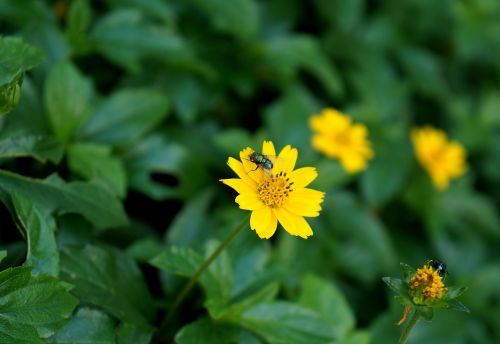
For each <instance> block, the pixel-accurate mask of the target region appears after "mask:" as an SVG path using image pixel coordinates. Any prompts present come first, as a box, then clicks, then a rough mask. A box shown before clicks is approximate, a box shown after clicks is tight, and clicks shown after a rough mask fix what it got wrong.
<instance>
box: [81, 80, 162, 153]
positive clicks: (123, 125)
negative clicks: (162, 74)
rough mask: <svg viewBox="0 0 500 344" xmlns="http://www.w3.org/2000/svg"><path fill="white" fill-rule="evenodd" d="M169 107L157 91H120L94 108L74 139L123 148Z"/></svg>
mask: <svg viewBox="0 0 500 344" xmlns="http://www.w3.org/2000/svg"><path fill="white" fill-rule="evenodd" d="M169 107H170V102H169V101H168V100H167V98H166V97H165V95H164V94H162V93H160V92H158V91H154V90H148V89H128V90H120V91H118V92H116V93H114V94H113V95H111V96H110V97H109V98H107V99H106V100H105V101H103V102H102V103H101V104H100V106H98V107H97V108H96V110H95V111H94V113H93V114H92V116H91V117H90V119H89V121H88V122H87V123H86V124H85V126H84V127H83V128H82V129H81V130H80V132H79V135H78V136H79V137H80V138H83V139H84V140H85V141H93V142H98V143H106V144H111V145H116V146H127V145H130V144H132V143H133V142H135V141H137V140H138V139H139V138H140V137H141V136H142V135H144V134H145V133H147V132H148V131H149V130H151V129H152V128H154V127H155V126H156V125H157V124H158V123H159V122H160V121H161V120H162V119H164V118H165V117H166V116H167V115H168V111H169Z"/></svg>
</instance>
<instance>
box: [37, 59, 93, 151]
mask: <svg viewBox="0 0 500 344" xmlns="http://www.w3.org/2000/svg"><path fill="white" fill-rule="evenodd" d="M92 95H93V86H92V83H91V82H90V80H88V79H87V78H85V77H84V76H83V75H82V74H81V73H80V71H79V70H78V69H77V68H76V67H75V66H74V65H73V64H72V63H71V62H69V61H62V62H60V63H58V64H57V65H56V66H54V67H53V68H52V69H51V70H50V72H49V74H48V76H47V80H46V82H45V104H46V106H47V114H48V116H49V120H50V124H51V126H52V130H53V132H54V134H55V136H56V137H57V138H58V139H59V140H61V141H62V142H64V143H66V142H68V141H70V140H71V138H72V137H73V134H74V133H75V131H76V130H77V129H78V128H79V127H80V126H81V125H82V124H83V123H84V122H85V121H86V119H87V118H88V116H89V115H90V107H89V103H90V100H91V98H92Z"/></svg>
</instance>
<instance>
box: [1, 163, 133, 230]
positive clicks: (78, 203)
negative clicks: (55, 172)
mask: <svg viewBox="0 0 500 344" xmlns="http://www.w3.org/2000/svg"><path fill="white" fill-rule="evenodd" d="M13 192H16V193H18V194H19V195H20V196H22V197H25V198H28V199H30V200H31V201H32V203H33V205H34V206H35V207H37V208H38V209H39V210H40V211H41V212H42V213H44V214H49V213H52V212H58V213H78V214H81V215H83V216H84V217H85V218H86V219H87V220H89V221H90V222H92V223H93V224H94V225H95V226H97V227H99V228H108V227H118V226H123V225H125V224H126V223H127V216H126V214H125V212H124V210H123V207H122V205H121V204H120V203H119V202H118V201H117V199H116V198H115V197H114V196H113V195H112V194H111V193H109V192H108V191H106V190H105V189H104V188H103V187H102V186H100V185H98V184H95V183H87V182H71V183H65V182H63V181H61V180H60V179H59V180H56V178H48V179H46V180H39V179H32V178H27V177H23V176H20V175H17V174H14V173H11V172H7V171H3V170H0V199H1V200H2V201H3V202H4V203H6V204H9V203H10V197H9V195H8V194H10V193H13Z"/></svg>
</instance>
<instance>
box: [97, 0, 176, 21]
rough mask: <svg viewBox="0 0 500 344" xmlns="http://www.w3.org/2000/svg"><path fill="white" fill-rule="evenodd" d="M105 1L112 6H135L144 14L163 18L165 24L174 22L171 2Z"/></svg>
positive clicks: (156, 0)
mask: <svg viewBox="0 0 500 344" xmlns="http://www.w3.org/2000/svg"><path fill="white" fill-rule="evenodd" d="M106 2H107V3H108V4H109V6H112V7H126V8H127V7H128V8H135V9H138V10H140V11H142V12H143V13H144V14H147V15H149V16H152V17H156V18H159V19H161V20H163V22H164V23H165V24H175V23H174V20H175V19H176V18H175V17H174V16H175V13H174V8H173V7H174V6H173V4H171V3H166V2H163V1H162V0H149V1H142V0H106ZM169 26H170V25H169Z"/></svg>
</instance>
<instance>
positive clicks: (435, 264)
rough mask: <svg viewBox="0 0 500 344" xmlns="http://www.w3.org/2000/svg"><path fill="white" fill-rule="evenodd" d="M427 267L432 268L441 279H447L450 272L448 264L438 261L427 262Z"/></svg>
mask: <svg viewBox="0 0 500 344" xmlns="http://www.w3.org/2000/svg"><path fill="white" fill-rule="evenodd" d="M426 265H430V266H432V268H433V269H434V270H435V271H436V272H437V273H438V274H439V276H441V277H445V276H446V275H447V274H448V270H447V268H446V264H445V263H442V262H440V261H438V260H436V259H431V260H428V261H427V262H426Z"/></svg>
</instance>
